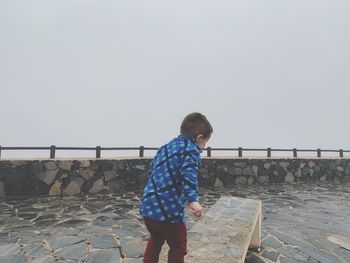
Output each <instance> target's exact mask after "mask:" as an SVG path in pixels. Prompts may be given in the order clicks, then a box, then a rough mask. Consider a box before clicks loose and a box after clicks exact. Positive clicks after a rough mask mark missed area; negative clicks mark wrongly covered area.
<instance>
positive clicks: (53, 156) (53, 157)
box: [50, 145, 56, 159]
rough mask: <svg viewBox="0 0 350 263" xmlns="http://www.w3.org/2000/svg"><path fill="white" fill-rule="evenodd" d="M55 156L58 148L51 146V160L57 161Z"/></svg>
mask: <svg viewBox="0 0 350 263" xmlns="http://www.w3.org/2000/svg"><path fill="white" fill-rule="evenodd" d="M55 154H56V146H55V145H51V146H50V159H55Z"/></svg>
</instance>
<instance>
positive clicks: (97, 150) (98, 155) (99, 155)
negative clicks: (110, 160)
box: [96, 146, 101, 159]
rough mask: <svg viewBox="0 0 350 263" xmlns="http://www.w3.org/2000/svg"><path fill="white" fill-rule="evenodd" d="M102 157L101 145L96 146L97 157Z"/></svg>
mask: <svg viewBox="0 0 350 263" xmlns="http://www.w3.org/2000/svg"><path fill="white" fill-rule="evenodd" d="M99 158H101V146H96V159H99Z"/></svg>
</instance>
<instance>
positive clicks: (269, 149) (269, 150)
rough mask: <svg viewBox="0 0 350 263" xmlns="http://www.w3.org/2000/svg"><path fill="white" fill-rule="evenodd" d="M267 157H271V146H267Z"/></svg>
mask: <svg viewBox="0 0 350 263" xmlns="http://www.w3.org/2000/svg"><path fill="white" fill-rule="evenodd" d="M267 157H271V148H267Z"/></svg>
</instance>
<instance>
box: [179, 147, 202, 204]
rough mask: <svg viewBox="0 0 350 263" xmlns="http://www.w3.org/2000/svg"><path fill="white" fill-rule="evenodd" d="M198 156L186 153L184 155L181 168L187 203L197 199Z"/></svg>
mask: <svg viewBox="0 0 350 263" xmlns="http://www.w3.org/2000/svg"><path fill="white" fill-rule="evenodd" d="M199 158H200V157H199V156H196V155H195V154H188V155H186V156H185V160H184V164H183V166H182V169H181V175H182V176H181V177H182V184H183V187H184V194H185V197H186V200H187V202H188V203H192V202H195V201H198V185H197V180H198V179H197V178H198V169H199Z"/></svg>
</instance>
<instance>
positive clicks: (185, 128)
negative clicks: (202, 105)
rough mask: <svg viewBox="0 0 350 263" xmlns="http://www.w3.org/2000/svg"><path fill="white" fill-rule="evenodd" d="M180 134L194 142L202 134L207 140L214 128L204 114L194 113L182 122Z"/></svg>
mask: <svg viewBox="0 0 350 263" xmlns="http://www.w3.org/2000/svg"><path fill="white" fill-rule="evenodd" d="M180 132H181V134H182V135H186V136H187V137H189V138H191V139H193V140H195V139H196V138H197V136H198V135H200V134H202V135H203V137H204V139H207V138H209V136H210V135H211V134H212V132H213V127H212V126H211V124H210V122H209V121H208V119H207V118H206V117H205V116H204V115H203V114H201V113H199V112H193V113H190V114H188V115H187V116H186V117H185V119H184V120H183V121H182V124H181V129H180Z"/></svg>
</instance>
